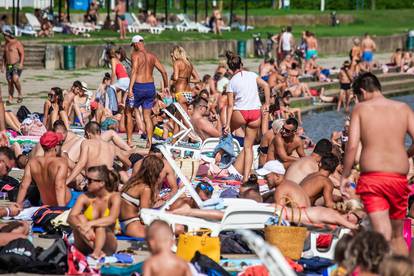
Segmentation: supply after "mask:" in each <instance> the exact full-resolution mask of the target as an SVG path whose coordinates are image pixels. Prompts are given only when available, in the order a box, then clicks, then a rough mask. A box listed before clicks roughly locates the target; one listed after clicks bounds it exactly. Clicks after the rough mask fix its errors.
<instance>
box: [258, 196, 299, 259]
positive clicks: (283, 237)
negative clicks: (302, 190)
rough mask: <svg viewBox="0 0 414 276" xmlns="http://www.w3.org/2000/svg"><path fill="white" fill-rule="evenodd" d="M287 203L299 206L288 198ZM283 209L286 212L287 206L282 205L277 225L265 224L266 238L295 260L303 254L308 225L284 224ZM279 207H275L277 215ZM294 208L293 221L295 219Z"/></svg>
mask: <svg viewBox="0 0 414 276" xmlns="http://www.w3.org/2000/svg"><path fill="white" fill-rule="evenodd" d="M285 202H286V203H285V204H289V203H290V204H291V205H292V207H293V206H294V207H297V204H295V203H294V202H293V201H292V200H290V199H289V198H286V201H285ZM298 210H299V221H298V222H299V223H298V225H299V224H300V221H301V209H300V208H298ZM283 211H285V212H286V207H284V206H283V207H282V208H281V210H280V215H279V221H278V224H277V225H267V226H265V240H266V241H267V242H268V243H269V244H271V245H273V246H276V247H277V248H278V249H279V250H280V252H281V253H282V254H283V256H285V257H289V258H291V259H293V260H298V259H300V257H301V256H302V251H303V247H304V245H305V239H306V233H307V229H306V227H299V226H282V225H281V224H282V218H283ZM276 212H277V208H276V207H275V215H276ZM293 214H294V212H293V208H292V221H293Z"/></svg>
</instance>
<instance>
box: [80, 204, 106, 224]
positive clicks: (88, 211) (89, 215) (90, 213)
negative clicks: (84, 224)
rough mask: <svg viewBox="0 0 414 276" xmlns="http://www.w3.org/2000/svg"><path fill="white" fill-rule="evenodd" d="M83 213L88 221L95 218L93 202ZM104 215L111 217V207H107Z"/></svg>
mask: <svg viewBox="0 0 414 276" xmlns="http://www.w3.org/2000/svg"><path fill="white" fill-rule="evenodd" d="M83 215H84V216H85V218H86V219H87V220H88V221H91V220H93V219H94V218H93V206H92V204H90V205H89V206H88V208H86V210H85V212H83ZM104 217H109V209H108V208H106V210H105V212H104Z"/></svg>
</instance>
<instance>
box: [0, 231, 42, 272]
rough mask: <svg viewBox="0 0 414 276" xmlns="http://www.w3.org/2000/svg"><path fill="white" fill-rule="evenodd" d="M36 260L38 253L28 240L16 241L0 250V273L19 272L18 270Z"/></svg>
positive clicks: (20, 239)
mask: <svg viewBox="0 0 414 276" xmlns="http://www.w3.org/2000/svg"><path fill="white" fill-rule="evenodd" d="M35 260H36V251H35V247H34V246H33V244H32V243H31V242H30V241H29V240H28V239H22V238H19V239H15V240H13V241H11V242H9V243H8V244H6V245H5V246H4V247H3V248H2V249H1V250H0V272H1V273H7V272H17V271H19V270H18V268H19V267H22V266H25V265H26V264H28V263H32V262H34V261H35Z"/></svg>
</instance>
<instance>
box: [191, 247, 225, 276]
mask: <svg viewBox="0 0 414 276" xmlns="http://www.w3.org/2000/svg"><path fill="white" fill-rule="evenodd" d="M191 263H192V264H193V265H194V267H195V268H196V269H197V271H198V272H199V273H204V274H207V275H208V276H230V274H229V273H228V272H227V271H226V270H224V268H222V267H221V266H220V265H219V264H218V263H216V262H215V261H213V260H212V259H210V258H209V257H208V256H206V255H203V254H201V253H200V252H199V251H196V253H195V255H194V257H193V258H192V259H191Z"/></svg>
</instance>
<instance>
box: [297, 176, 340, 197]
mask: <svg viewBox="0 0 414 276" xmlns="http://www.w3.org/2000/svg"><path fill="white" fill-rule="evenodd" d="M300 186H301V187H302V189H303V190H304V191H305V193H306V194H307V195H308V197H309V199H310V201H311V204H312V205H315V202H316V200H317V199H318V198H320V197H322V196H323V194H324V190H325V186H327V187H330V192H331V194H332V191H333V183H332V181H331V180H330V179H329V178H328V177H326V176H322V175H320V174H319V173H317V172H316V173H313V174H311V175H308V176H307V177H305V179H303V181H302V182H301V183H300Z"/></svg>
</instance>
